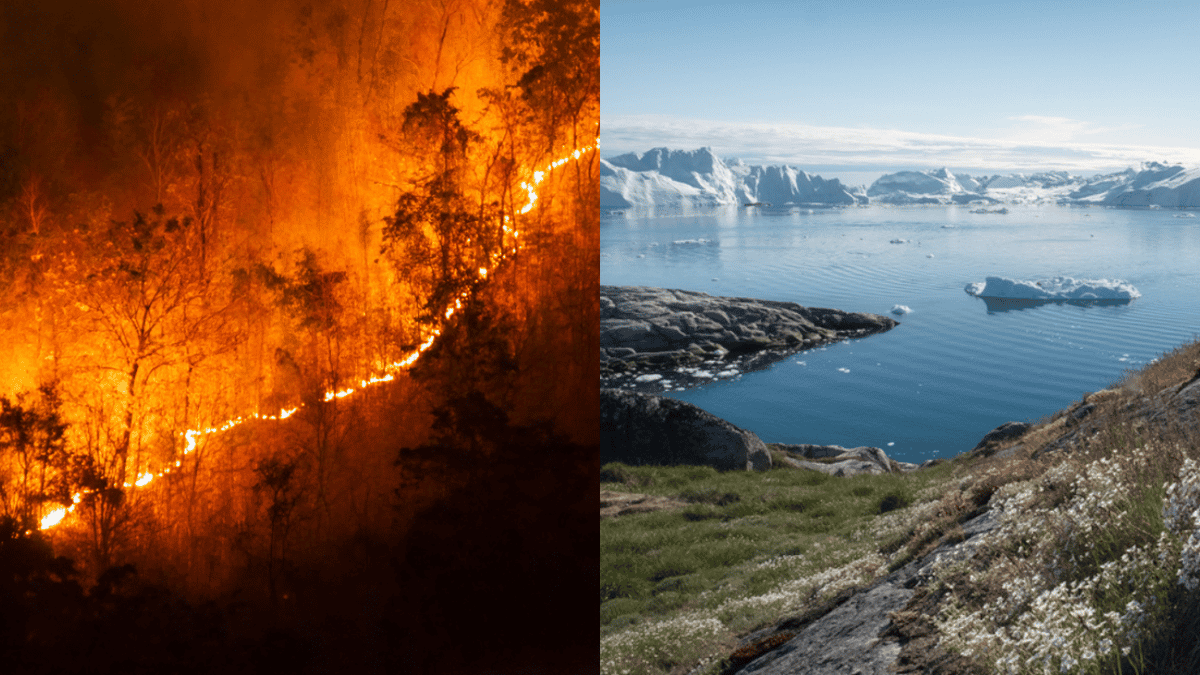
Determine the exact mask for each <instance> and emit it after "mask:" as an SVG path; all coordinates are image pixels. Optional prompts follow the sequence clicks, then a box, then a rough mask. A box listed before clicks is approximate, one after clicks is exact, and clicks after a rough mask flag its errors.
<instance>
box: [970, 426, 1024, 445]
mask: <svg viewBox="0 0 1200 675" xmlns="http://www.w3.org/2000/svg"><path fill="white" fill-rule="evenodd" d="M1031 428H1032V425H1029V424H1026V423H1025V422H1005V423H1004V424H1001V425H1000V426H998V427H996V428H995V429H992V430H991V431H989V432H987V435H985V436H984V437H983V439H982V440H980V441H979V444H978V445H976V446H975V448H974V449H975V450H979V449H980V448H982V447H984V446H985V445H991V444H993V443H1001V442H1003V441H1009V440H1012V439H1014V438H1018V437H1020V436H1023V435H1024V434H1025V432H1026V431H1029V430H1030V429H1031Z"/></svg>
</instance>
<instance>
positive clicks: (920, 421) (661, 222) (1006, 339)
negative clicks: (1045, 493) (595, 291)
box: [600, 206, 1200, 462]
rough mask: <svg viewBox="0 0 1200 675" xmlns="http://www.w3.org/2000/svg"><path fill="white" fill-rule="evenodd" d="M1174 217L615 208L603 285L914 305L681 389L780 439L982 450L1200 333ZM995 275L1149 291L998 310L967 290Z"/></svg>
mask: <svg viewBox="0 0 1200 675" xmlns="http://www.w3.org/2000/svg"><path fill="white" fill-rule="evenodd" d="M1175 215H1176V212H1175V211H1171V210H1166V209H1163V210H1117V209H1103V208H1080V207H1057V206H1043V207H1028V208H1022V207H1015V208H1014V207H1012V206H1010V207H1009V213H1008V214H1006V215H998V214H972V213H970V212H969V209H967V208H962V207H931V208H920V207H913V208H887V207H869V208H850V209H814V210H811V211H810V210H808V209H793V210H790V211H788V210H776V211H760V210H754V209H751V210H744V209H736V208H726V209H721V210H718V211H714V212H711V213H707V214H691V215H674V216H663V215H662V214H659V215H658V216H657V217H646V216H637V215H635V214H616V215H614V214H604V215H602V216H601V224H600V239H601V243H600V249H601V257H600V280H601V283H603V284H609V285H637V286H659V287H666V288H680V289H685V290H696V291H704V292H707V293H712V294H714V295H726V296H741V297H752V298H762V299H768V300H787V301H791V302H796V303H799V304H801V305H807V306H813V307H834V308H837V309H843V310H847V311H860V312H873V313H876V314H887V313H888V312H889V310H891V308H892V307H893V306H894V305H898V304H899V305H907V306H908V307H910V308H912V313H911V314H907V315H904V316H900V317H896V318H898V319H899V321H900V323H901V325H900V326H898V327H897V328H895V329H893V330H892V331H890V332H888V333H885V334H882V335H876V336H872V337H869V338H866V339H863V340H857V341H853V342H850V343H841V344H837V345H831V346H829V347H826V348H824V349H819V350H814V351H808V352H801V353H799V354H796V355H795V356H793V357H791V358H789V359H787V360H785V361H782V362H780V363H778V364H776V365H775V366H773V367H771V368H770V369H768V370H765V371H761V372H756V373H750V374H747V375H744V376H742V377H740V378H738V379H736V380H734V381H725V382H716V383H713V384H711V385H708V386H705V387H702V388H700V389H694V390H689V391H684V392H670V393H669V394H668V395H671V396H675V397H677V398H680V399H683V400H686V401H690V402H692V403H694V404H696V405H698V406H700V407H702V408H704V409H706V410H709V411H711V412H712V413H714V414H716V415H719V416H721V417H724V418H725V419H728V420H730V421H731V422H733V423H734V424H737V425H739V426H741V427H744V428H747V429H750V430H752V431H754V432H756V433H757V434H758V435H759V436H761V437H762V438H763V439H764V440H766V441H769V442H772V441H773V442H785V443H822V444H838V445H844V446H848V447H852V446H858V445H873V446H878V447H882V448H884V449H886V450H887V451H888V453H889V454H890V455H891V456H892V457H894V458H896V459H899V460H903V461H915V462H916V461H924V460H925V459H929V458H931V457H949V456H953V455H955V454H957V453H960V452H963V451H965V450H969V449H971V448H972V447H973V446H974V445H975V444H976V443H977V442H978V441H979V439H980V438H981V437H982V436H983V435H984V434H985V433H987V432H988V431H989V430H990V429H992V428H994V427H996V426H998V425H1000V424H1002V423H1004V422H1007V421H1009V420H1027V421H1036V420H1038V419H1040V418H1042V417H1044V416H1047V415H1050V414H1052V413H1054V412H1055V411H1057V410H1059V409H1061V408H1063V407H1065V406H1067V405H1069V404H1070V403H1071V402H1072V401H1077V400H1079V398H1080V397H1081V396H1083V395H1084V394H1085V393H1087V392H1092V391H1097V390H1099V389H1103V388H1104V387H1106V386H1109V385H1111V384H1113V383H1115V382H1116V381H1117V380H1119V379H1120V378H1121V376H1122V375H1123V374H1124V373H1125V372H1126V371H1127V370H1129V369H1133V368H1137V367H1140V366H1142V365H1145V364H1146V363H1148V362H1149V361H1151V360H1152V359H1154V358H1156V357H1157V356H1159V355H1160V354H1162V353H1163V352H1165V351H1169V350H1171V349H1173V348H1175V347H1177V346H1178V345H1180V344H1183V343H1184V342H1188V341H1190V340H1192V339H1195V338H1196V337H1197V336H1200V272H1198V271H1197V270H1200V224H1197V219H1186V218H1175V217H1174V216H1175ZM897 239H903V240H907V241H906V243H900V244H896V243H891V242H892V241H893V240H897ZM701 240H703V241H701ZM675 242H680V243H675ZM988 275H997V276H1005V277H1011V278H1020V279H1041V278H1046V277H1053V276H1059V275H1065V276H1073V277H1076V278H1092V279H1095V278H1120V279H1125V280H1126V281H1129V282H1130V283H1132V284H1133V285H1134V286H1136V287H1137V288H1138V290H1139V291H1141V293H1142V297H1141V298H1138V299H1137V300H1134V301H1133V302H1131V303H1128V304H1117V305H1105V306H1081V305H1076V304H1059V303H1051V304H1045V305H1038V306H1032V307H1022V308H1015V309H1011V310H1007V311H1005V310H1004V309H1001V308H993V309H989V307H988V305H987V304H986V303H985V302H984V301H983V300H981V299H979V298H974V297H972V296H969V295H967V294H966V293H965V292H964V291H963V287H964V286H966V285H967V284H968V283H971V282H976V281H983V280H984V277H986V276H988ZM847 371H848V372H847Z"/></svg>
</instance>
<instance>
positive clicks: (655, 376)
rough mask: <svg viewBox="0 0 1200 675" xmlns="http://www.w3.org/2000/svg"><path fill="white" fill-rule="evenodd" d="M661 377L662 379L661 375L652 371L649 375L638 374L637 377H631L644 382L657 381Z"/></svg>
mask: <svg viewBox="0 0 1200 675" xmlns="http://www.w3.org/2000/svg"><path fill="white" fill-rule="evenodd" d="M661 379H663V376H662V375H659V374H657V373H652V374H650V375H638V376H637V377H635V378H633V381H634V382H642V383H646V382H658V381H659V380H661Z"/></svg>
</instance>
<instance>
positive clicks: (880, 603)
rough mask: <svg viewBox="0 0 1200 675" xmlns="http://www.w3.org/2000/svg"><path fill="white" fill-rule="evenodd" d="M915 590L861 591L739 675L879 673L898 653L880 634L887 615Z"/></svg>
mask: <svg viewBox="0 0 1200 675" xmlns="http://www.w3.org/2000/svg"><path fill="white" fill-rule="evenodd" d="M913 593H914V591H912V590H910V589H907V588H904V587H901V586H897V585H895V584H890V583H882V584H879V585H877V586H875V587H874V588H871V589H869V590H867V591H865V592H862V593H859V594H857V595H855V596H854V597H852V598H850V599H849V600H847V601H846V602H845V603H844V604H842V605H841V606H839V607H838V608H837V609H835V610H833V611H832V612H830V613H829V614H826V615H825V616H824V617H823V618H821V619H819V620H817V621H816V622H814V623H812V624H809V625H808V626H806V627H805V628H804V629H803V630H801V631H800V633H799V634H798V635H796V637H794V638H792V639H791V640H790V641H788V642H787V643H785V644H784V645H783V646H782V647H780V648H779V649H776V650H774V651H771V652H768V653H766V654H764V655H763V656H761V657H759V658H758V659H755V660H754V661H751V662H750V663H749V664H747V665H746V667H745V668H743V669H742V670H741V671H740V672H742V673H759V674H760V675H794V674H795V673H809V674H811V675H825V674H826V673H828V674H829V675H834V674H835V673H836V674H838V675H846V674H849V673H861V674H862V675H874V674H875V673H878V674H879V675H883V674H884V673H888V672H889V670H888V667H889V666H891V665H892V664H893V663H895V661H896V657H897V656H899V655H900V643H899V642H897V641H895V640H885V639H882V638H880V637H879V634H880V633H881V632H883V630H884V629H885V628H886V627H887V626H888V624H889V623H890V622H891V621H890V619H888V613H889V612H895V611H898V610H900V609H902V608H903V607H904V605H906V604H907V603H908V601H909V599H910V598H912V596H913Z"/></svg>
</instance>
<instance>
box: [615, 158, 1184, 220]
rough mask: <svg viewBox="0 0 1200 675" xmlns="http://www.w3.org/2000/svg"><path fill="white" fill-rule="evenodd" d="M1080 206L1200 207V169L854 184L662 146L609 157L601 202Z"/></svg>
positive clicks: (922, 174)
mask: <svg viewBox="0 0 1200 675" xmlns="http://www.w3.org/2000/svg"><path fill="white" fill-rule="evenodd" d="M871 203H874V204H889V205H910V204H928V205H951V204H962V205H965V204H979V205H990V204H1038V203H1059V204H1080V205H1100V206H1124V207H1143V208H1145V207H1166V208H1200V168H1193V169H1188V168H1185V167H1183V166H1180V165H1171V164H1163V163H1159V162H1147V163H1144V164H1142V165H1141V167H1140V168H1139V169H1136V170H1135V169H1133V168H1129V169H1126V170H1124V171H1120V172H1117V173H1111V174H1104V175H1098V176H1092V177H1082V176H1075V175H1072V174H1070V173H1067V172H1065V171H1046V172H1040V173H1033V174H1023V173H1012V174H1007V175H999V174H995V175H991V176H971V175H969V174H965V173H953V172H952V171H950V170H949V169H947V168H944V167H943V168H941V169H936V170H929V171H899V172H896V173H890V174H887V175H884V176H881V177H880V178H879V179H878V180H876V181H875V182H874V183H872V184H871V186H870V187H847V186H845V185H843V184H842V183H841V181H839V180H838V179H836V178H831V179H826V178H822V177H821V176H818V175H814V174H810V173H808V172H806V171H803V170H801V169H798V168H796V167H792V166H787V165H778V166H756V165H749V164H746V163H745V162H743V161H742V160H740V159H729V160H723V159H721V158H720V157H717V156H716V154H714V153H713V151H712V148H708V147H704V148H699V149H696V150H672V149H669V148H665V147H664V148H654V149H652V150H649V151H647V152H644V153H626V154H623V155H618V156H615V157H610V158H607V159H601V160H600V206H601V208H605V209H625V208H655V207H664V208H676V209H678V208H696V209H699V208H704V207H710V206H720V205H727V204H735V205H739V206H741V205H752V204H764V205H765V204H770V205H773V206H787V205H805V204H810V205H821V206H855V205H865V204H871Z"/></svg>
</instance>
